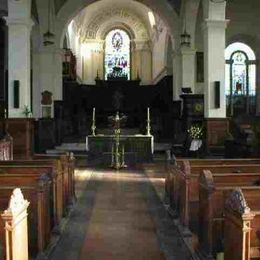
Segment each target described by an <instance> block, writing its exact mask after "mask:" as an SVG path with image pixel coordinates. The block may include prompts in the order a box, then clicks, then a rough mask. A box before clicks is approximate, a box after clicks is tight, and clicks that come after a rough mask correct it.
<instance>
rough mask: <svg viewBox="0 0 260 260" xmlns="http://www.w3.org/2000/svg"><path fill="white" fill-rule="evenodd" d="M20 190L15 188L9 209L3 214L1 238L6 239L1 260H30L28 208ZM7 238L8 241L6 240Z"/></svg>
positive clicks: (0, 226)
mask: <svg viewBox="0 0 260 260" xmlns="http://www.w3.org/2000/svg"><path fill="white" fill-rule="evenodd" d="M29 204H30V203H29V202H28V201H27V200H25V199H24V197H23V194H22V192H21V190H20V189H19V188H15V189H14V190H13V192H12V195H11V197H10V200H9V203H8V208H6V209H5V210H4V211H3V212H2V214H1V218H2V221H0V238H2V237H3V238H4V240H5V241H4V244H3V245H1V248H3V250H2V251H1V252H0V258H1V259H8V260H9V259H23V260H27V259H29V253H28V224H27V222H28V221H27V216H28V213H27V212H28V211H27V210H28V206H29ZM5 238H7V239H5Z"/></svg>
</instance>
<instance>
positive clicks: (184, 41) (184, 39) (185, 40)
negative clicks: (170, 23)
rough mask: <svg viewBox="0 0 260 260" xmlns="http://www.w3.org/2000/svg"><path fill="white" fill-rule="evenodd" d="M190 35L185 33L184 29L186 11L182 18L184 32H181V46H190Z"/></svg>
mask: <svg viewBox="0 0 260 260" xmlns="http://www.w3.org/2000/svg"><path fill="white" fill-rule="evenodd" d="M190 40H191V36H190V34H188V33H187V30H186V13H185V19H184V32H183V33H182V34H181V46H186V47H190Z"/></svg>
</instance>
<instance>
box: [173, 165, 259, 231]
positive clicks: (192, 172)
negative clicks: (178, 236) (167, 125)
mask: <svg viewBox="0 0 260 260" xmlns="http://www.w3.org/2000/svg"><path fill="white" fill-rule="evenodd" d="M183 169H184V170H183ZM183 169H182V170H179V171H176V173H175V174H176V175H175V177H174V185H173V187H174V189H173V194H172V195H171V196H173V198H174V199H173V203H174V205H171V207H173V208H174V210H175V212H176V214H177V215H179V216H180V221H181V224H182V225H183V226H185V227H189V226H190V225H189V224H190V220H191V219H193V216H197V215H198V203H199V181H198V178H199V174H200V173H201V172H202V171H203V169H208V170H210V171H211V172H212V173H213V174H214V173H219V174H221V173H222V174H225V173H232V174H234V175H235V174H241V173H246V172H249V173H259V174H260V165H253V164H248V165H245V164H241V165H208V166H204V165H203V166H194V167H190V164H189V162H188V161H185V162H184V168H183Z"/></svg>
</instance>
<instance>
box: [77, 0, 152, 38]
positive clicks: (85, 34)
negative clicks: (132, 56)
mask: <svg viewBox="0 0 260 260" xmlns="http://www.w3.org/2000/svg"><path fill="white" fill-rule="evenodd" d="M149 11H151V10H150V9H149V8H147V7H146V6H145V5H143V4H141V3H138V2H135V1H132V2H131V5H129V1H122V0H104V1H97V2H95V3H93V4H91V5H89V6H88V7H87V8H84V9H83V10H82V11H81V12H80V13H79V14H78V15H77V16H76V17H75V18H74V19H73V20H74V22H75V24H76V27H77V29H78V34H79V35H80V36H81V38H82V39H96V38H102V37H104V34H105V33H106V29H111V28H106V26H105V25H111V26H113V25H114V26H115V25H120V24H122V25H125V26H126V27H128V28H129V29H130V30H131V31H132V34H133V37H134V38H138V39H145V40H147V39H150V35H151V34H152V28H151V25H150V22H149V18H148V12H149Z"/></svg>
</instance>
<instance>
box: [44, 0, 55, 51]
mask: <svg viewBox="0 0 260 260" xmlns="http://www.w3.org/2000/svg"><path fill="white" fill-rule="evenodd" d="M50 12H51V10H50V0H48V30H47V32H46V33H44V34H43V44H44V45H45V46H48V45H52V44H54V37H55V34H53V33H52V32H50Z"/></svg>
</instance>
